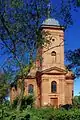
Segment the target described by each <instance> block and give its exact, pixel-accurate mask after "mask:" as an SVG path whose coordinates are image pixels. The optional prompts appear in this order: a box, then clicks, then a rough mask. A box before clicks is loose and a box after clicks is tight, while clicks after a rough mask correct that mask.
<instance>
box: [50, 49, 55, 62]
mask: <svg viewBox="0 0 80 120" xmlns="http://www.w3.org/2000/svg"><path fill="white" fill-rule="evenodd" d="M51 56H52V57H53V62H56V52H55V51H52V52H51Z"/></svg>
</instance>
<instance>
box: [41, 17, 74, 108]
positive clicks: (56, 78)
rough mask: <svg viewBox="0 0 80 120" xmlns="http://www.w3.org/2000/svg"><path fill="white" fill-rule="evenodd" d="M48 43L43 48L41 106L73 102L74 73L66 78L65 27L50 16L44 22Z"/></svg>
mask: <svg viewBox="0 0 80 120" xmlns="http://www.w3.org/2000/svg"><path fill="white" fill-rule="evenodd" d="M41 28H42V34H43V36H44V37H45V40H46V43H45V45H44V46H43V48H42V70H41V92H40V93H41V106H45V105H49V106H50V105H51V106H54V107H59V106H60V105H64V104H72V90H73V79H74V77H73V74H72V73H70V74H69V75H70V77H69V79H66V75H67V72H69V71H67V70H66V69H65V66H64V27H61V26H60V24H59V22H58V21H57V20H55V19H52V18H48V19H46V20H45V21H44V22H43V24H42V27H41Z"/></svg>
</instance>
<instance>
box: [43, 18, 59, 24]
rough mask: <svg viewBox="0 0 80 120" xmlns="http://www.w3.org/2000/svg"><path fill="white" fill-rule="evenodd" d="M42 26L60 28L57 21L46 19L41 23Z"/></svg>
mask: <svg viewBox="0 0 80 120" xmlns="http://www.w3.org/2000/svg"><path fill="white" fill-rule="evenodd" d="M42 25H53V26H55V25H56V26H60V24H59V21H58V20H56V19H53V18H48V19H46V20H45V21H43V23H42Z"/></svg>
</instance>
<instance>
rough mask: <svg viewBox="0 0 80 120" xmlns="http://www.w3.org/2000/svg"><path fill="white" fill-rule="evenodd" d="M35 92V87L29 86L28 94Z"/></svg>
mask: <svg viewBox="0 0 80 120" xmlns="http://www.w3.org/2000/svg"><path fill="white" fill-rule="evenodd" d="M33 92H34V86H33V85H32V84H29V85H28V93H31V94H32V93H33Z"/></svg>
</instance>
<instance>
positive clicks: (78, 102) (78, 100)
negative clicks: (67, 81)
mask: <svg viewBox="0 0 80 120" xmlns="http://www.w3.org/2000/svg"><path fill="white" fill-rule="evenodd" d="M73 106H74V107H79V108H80V96H74V98H73Z"/></svg>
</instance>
